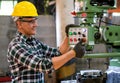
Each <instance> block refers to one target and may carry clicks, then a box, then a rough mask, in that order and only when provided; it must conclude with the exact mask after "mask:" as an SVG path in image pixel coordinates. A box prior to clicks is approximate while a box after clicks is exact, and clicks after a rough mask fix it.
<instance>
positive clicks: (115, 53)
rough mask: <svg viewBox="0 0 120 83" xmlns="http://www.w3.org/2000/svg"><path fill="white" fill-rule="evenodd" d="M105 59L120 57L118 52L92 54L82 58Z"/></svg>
mask: <svg viewBox="0 0 120 83" xmlns="http://www.w3.org/2000/svg"><path fill="white" fill-rule="evenodd" d="M107 57H120V53H119V52H114V53H94V54H85V55H84V56H83V58H107Z"/></svg>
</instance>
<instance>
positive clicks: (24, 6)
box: [12, 1, 38, 16]
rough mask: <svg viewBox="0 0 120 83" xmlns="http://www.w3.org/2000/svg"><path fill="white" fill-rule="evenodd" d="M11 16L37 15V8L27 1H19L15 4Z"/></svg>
mask: <svg viewBox="0 0 120 83" xmlns="http://www.w3.org/2000/svg"><path fill="white" fill-rule="evenodd" d="M12 16H38V13H37V9H36V7H35V6H34V4H32V3H31V2H29V1H21V2H19V3H17V4H16V6H15V7H14V10H13V12H12Z"/></svg>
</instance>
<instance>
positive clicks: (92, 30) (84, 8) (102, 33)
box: [68, 0, 120, 83]
mask: <svg viewBox="0 0 120 83" xmlns="http://www.w3.org/2000/svg"><path fill="white" fill-rule="evenodd" d="M78 2H79V4H80V5H78ZM116 3H117V1H116V0H75V10H74V11H73V12H71V14H72V15H73V16H74V17H75V18H79V20H78V21H79V24H76V25H73V26H70V27H69V29H68V36H69V44H70V46H71V47H74V45H75V44H76V43H78V42H79V41H83V43H82V45H83V47H84V49H85V56H84V58H111V57H112V58H116V59H117V61H115V62H114V60H113V62H112V60H111V61H110V64H109V65H113V66H119V67H120V33H119V31H120V25H117V24H112V23H111V19H110V17H109V16H111V13H108V12H107V11H108V10H109V9H110V10H112V9H113V10H114V9H116V8H117V4H116ZM105 18H108V19H109V20H106V19H105ZM100 43H101V44H104V45H105V47H106V50H107V52H106V53H97V52H96V53H94V52H93V50H94V46H95V45H96V44H100ZM81 72H82V73H81ZM93 74H95V75H93ZM97 76H98V77H100V79H101V78H102V79H103V74H101V71H96V70H92V71H91V70H87V71H86V70H83V71H80V72H79V73H77V83H103V81H100V80H99V82H98V81H93V80H91V78H92V79H93V78H95V79H96V77H97ZM89 77H90V79H89ZM86 78H88V79H89V80H88V79H87V81H85V79H86ZM103 80H104V79H103ZM90 81H91V82H90Z"/></svg>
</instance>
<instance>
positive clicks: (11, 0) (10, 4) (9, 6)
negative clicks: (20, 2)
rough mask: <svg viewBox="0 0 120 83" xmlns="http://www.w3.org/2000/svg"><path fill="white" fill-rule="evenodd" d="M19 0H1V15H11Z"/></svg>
mask: <svg viewBox="0 0 120 83" xmlns="http://www.w3.org/2000/svg"><path fill="white" fill-rule="evenodd" d="M16 3H17V0H6V1H5V0H0V15H11V13H12V11H13V8H14V6H15V4H16Z"/></svg>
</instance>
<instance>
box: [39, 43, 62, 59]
mask: <svg viewBox="0 0 120 83" xmlns="http://www.w3.org/2000/svg"><path fill="white" fill-rule="evenodd" d="M41 46H42V51H43V54H44V55H45V57H55V56H60V55H61V52H60V51H59V50H58V49H57V48H55V47H50V46H48V45H46V44H44V43H42V42H41Z"/></svg>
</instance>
